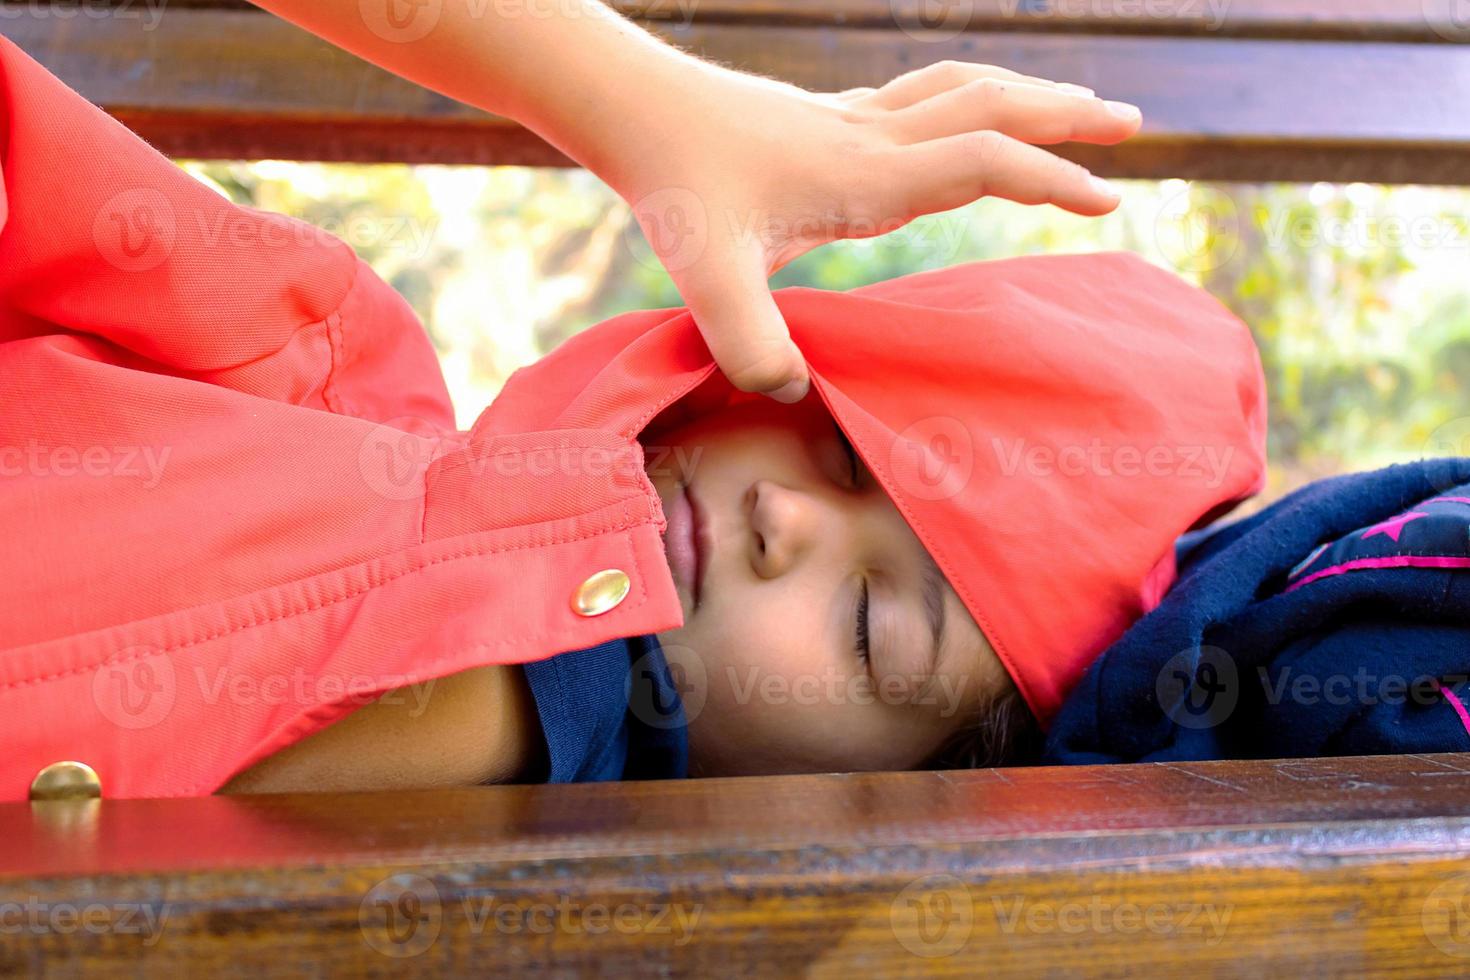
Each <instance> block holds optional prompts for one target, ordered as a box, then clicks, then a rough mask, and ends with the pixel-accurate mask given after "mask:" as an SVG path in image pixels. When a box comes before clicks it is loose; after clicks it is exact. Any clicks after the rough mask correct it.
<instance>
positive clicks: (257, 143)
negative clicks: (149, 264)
mask: <svg viewBox="0 0 1470 980" xmlns="http://www.w3.org/2000/svg"><path fill="white" fill-rule="evenodd" d="M370 2H387V0H370ZM438 2H466V3H479V4H481V5H484V6H487V5H489V4H491V3H507V2H510V3H519V4H521V5H523V6H526V7H528V8H529V9H536V7H535V5H537V4H540V5H542V6H545V5H548V4H553V3H555V2H556V0H438ZM104 3H111V4H112V6H111V7H110V8H109V7H103V6H99V5H100V4H104ZM164 4H166V6H163V5H164ZM614 6H616V7H618V8H619V9H621V10H624V11H626V12H628V13H630V14H637V13H639V12H640V11H641V12H646V13H648V14H649V15H650V18H651V19H650V21H649V23H650V25H651V26H653V27H654V28H656V29H658V30H660V31H661V32H662V33H664V34H665V35H666V36H668V37H669V38H671V39H672V40H673V41H674V42H676V43H678V44H680V45H682V46H685V47H688V48H690V49H691V50H694V51H698V52H700V53H702V54H704V55H706V56H708V57H711V58H714V59H716V60H719V61H721V62H724V63H727V64H733V65H737V66H739V67H742V68H745V69H748V70H752V71H757V72H760V73H762V74H767V75H771V76H773V77H781V78H785V79H787V80H790V81H793V82H796V83H799V84H801V85H804V86H807V87H810V88H814V89H821V90H829V91H833V90H838V89H844V88H850V87H854V86H860V85H873V84H880V83H882V82H883V81H886V80H887V79H889V78H892V77H893V76H895V75H897V74H899V73H900V72H903V71H906V70H909V69H911V68H914V67H917V66H919V65H922V64H927V63H929V62H933V61H940V60H943V59H945V58H958V59H963V60H968V61H982V62H991V63H996V64H1003V65H1006V66H1008V67H1011V68H1015V69H1017V70H1020V71H1024V72H1028V73H1034V74H1039V75H1043V76H1047V77H1053V78H1060V79H1065V80H1071V81H1076V82H1080V83H1083V84H1086V85H1090V86H1092V87H1094V88H1096V89H1098V90H1099V91H1102V92H1105V93H1106V94H1107V95H1109V96H1110V97H1113V98H1118V99H1124V100H1127V101H1132V102H1135V103H1137V104H1139V105H1141V106H1142V107H1143V108H1144V111H1145V114H1146V116H1147V119H1148V124H1147V128H1146V130H1145V132H1144V133H1143V134H1142V135H1141V136H1140V137H1139V138H1137V139H1134V140H1131V141H1129V142H1128V143H1126V144H1124V145H1122V146H1120V147H1116V148H1110V149H1099V148H1078V149H1075V150H1072V151H1069V152H1070V153H1071V155H1073V156H1075V157H1076V158H1077V159H1079V160H1082V161H1083V162H1085V163H1087V164H1088V165H1089V166H1091V167H1093V168H1094V169H1096V170H1097V171H1099V172H1101V173H1106V174H1108V175H1111V176H1117V177H1151V178H1162V177H1197V178H1205V179H1233V180H1297V181H1308V180H1332V181H1348V180H1367V181H1382V182H1390V183H1441V184H1443V183H1449V184H1458V183H1464V182H1466V181H1467V180H1470V129H1467V123H1466V115H1465V108H1464V106H1465V94H1466V92H1467V91H1470V44H1465V43H1457V42H1464V41H1467V40H1470V14H1465V12H1464V8H1465V0H615V2H614ZM48 9H53V8H48V7H46V6H45V2H44V0H26V2H25V3H24V4H15V3H5V2H0V17H3V19H0V31H3V32H4V33H6V34H7V35H9V36H10V37H11V38H12V39H14V40H15V41H17V42H18V43H19V44H21V45H22V46H23V47H24V48H26V50H28V51H29V52H31V53H32V54H33V55H34V56H36V57H37V58H38V59H39V60H41V61H42V62H43V63H44V64H45V65H46V66H47V67H48V68H50V69H51V70H52V71H54V72H55V73H56V74H57V75H59V76H60V77H62V78H63V79H65V80H66V81H67V82H68V83H70V84H71V85H72V86H73V87H74V88H76V89H78V90H79V91H80V92H82V93H83V94H84V95H86V96H87V97H89V98H90V99H92V100H93V101H94V102H97V103H98V104H99V105H102V106H104V107H105V108H107V109H108V110H109V111H111V112H112V113H113V114H115V115H116V116H117V117H118V118H119V119H121V120H123V121H124V122H125V123H127V124H128V125H129V126H131V127H132V128H133V129H135V130H136V131H138V132H139V133H141V134H142V135H143V136H145V137H146V138H148V139H149V140H150V141H152V142H153V143H154V144H155V145H156V146H158V148H159V149H161V150H162V151H164V152H165V153H168V154H170V155H173V156H189V157H228V158H245V159H259V158H263V157H271V158H283V159H310V160H357V161H406V162H415V163H423V162H434V163H478V164H495V163H514V164H527V165H536V166H541V165H564V164H566V163H567V162H568V161H567V160H566V158H565V157H563V156H562V155H561V154H560V153H559V152H558V151H557V150H555V149H554V148H552V147H550V146H548V145H547V144H546V143H544V142H543V141H542V140H540V139H539V138H538V137H536V136H535V135H534V134H532V133H529V132H527V131H526V130H524V129H522V128H521V127H519V126H517V125H515V124H514V123H511V122H509V121H508V120H505V119H501V118H497V117H493V116H489V115H486V114H485V113H482V112H479V111H476V110H473V109H469V108H466V107H464V106H462V105H459V104H458V103H454V102H451V101H450V100H448V99H444V98H442V97H440V96H437V95H435V94H433V93H431V92H427V91H425V90H423V89H420V88H418V87H417V86H415V85H413V84H411V83H408V82H404V81H402V80H400V79H397V78H395V77H393V76H391V75H389V74H387V73H385V72H383V71H381V70H379V69H377V68H374V67H372V66H370V65H367V64H365V63H363V62H362V61H360V60H358V59H357V58H355V57H353V56H351V55H348V54H345V53H343V52H340V51H338V50H336V49H334V48H332V47H330V46H329V45H327V44H325V43H324V42H322V41H319V40H317V39H316V38H314V37H312V36H311V35H309V34H307V33H305V32H304V31H301V30H299V29H297V28H295V27H293V26H291V25H289V24H287V23H285V22H283V21H280V20H278V19H276V18H274V17H271V16H268V15H266V14H263V13H261V12H259V11H257V10H255V9H254V8H250V7H246V6H243V5H242V2H241V0H61V2H60V3H59V5H58V6H57V7H56V8H54V9H56V10H57V11H58V13H57V14H55V15H53V16H49V17H48V16H44V15H43V12H44V11H46V10H48ZM424 9H426V10H432V9H433V7H432V4H430V5H429V6H428V7H426V8H424ZM926 9H945V10H950V11H951V17H950V19H945V18H943V17H936V18H931V19H930V21H929V22H930V23H932V24H936V25H937V26H938V28H940V29H937V30H933V29H931V30H929V31H927V33H926V31H925V29H924V28H923V26H922V25H923V24H924V23H925V18H924V16H923V12H924V11H925V10H926ZM1106 9H1111V10H1113V11H1116V12H1115V13H1113V14H1111V15H1103V14H1100V13H1091V14H1087V13H1085V12H1087V11H1101V10H1106ZM64 10H70V11H71V13H70V15H69V16H65V17H63V16H61V15H60V13H59V12H60V11H64ZM103 10H111V11H112V13H111V15H110V16H103V15H102V14H101V13H99V11H103ZM1217 10H1218V11H1220V13H1219V14H1218V15H1216V14H1215V13H1213V11H1217ZM1007 11H1017V12H1016V13H1011V14H1008V13H1007ZM955 12H958V13H955ZM1457 12H1459V13H1460V14H1461V17H1460V19H1457V18H1456V17H1455V14H1456V13H1457ZM691 18H692V19H691ZM957 27H968V28H969V29H968V30H963V31H960V30H957Z"/></svg>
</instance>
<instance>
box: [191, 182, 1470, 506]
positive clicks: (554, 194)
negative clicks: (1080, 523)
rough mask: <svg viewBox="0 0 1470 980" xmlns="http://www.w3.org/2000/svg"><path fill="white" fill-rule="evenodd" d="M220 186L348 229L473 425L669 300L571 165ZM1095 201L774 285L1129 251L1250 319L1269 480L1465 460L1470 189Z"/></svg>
mask: <svg viewBox="0 0 1470 980" xmlns="http://www.w3.org/2000/svg"><path fill="white" fill-rule="evenodd" d="M184 166H185V167H186V168H187V169H188V170H190V171H191V172H192V173H194V174H195V175H196V176H197V177H199V178H200V179H201V180H204V181H205V182H207V183H209V184H211V185H212V186H214V187H215V188H216V189H217V190H218V191H219V192H220V193H222V194H225V195H227V196H229V197H230V198H232V199H233V200H235V201H237V202H239V203H242V204H250V205H254V206H258V207H264V208H269V209H271V210H275V211H280V212H283V213H286V214H290V215H293V216H295V217H299V218H302V219H304V220H306V221H309V222H312V223H313V224H316V225H318V226H320V227H323V228H325V229H326V230H328V231H330V232H332V233H333V234H335V235H337V236H338V237H341V238H343V239H344V240H346V241H347V242H348V244H350V245H352V247H353V248H355V249H356V250H357V251H358V252H359V253H360V254H362V255H363V256H364V258H366V259H367V260H368V261H369V262H371V263H372V265H373V266H374V267H375V268H376V269H377V270H378V272H379V273H380V274H381V275H383V276H384V278H385V279H387V280H388V281H389V282H390V283H392V284H393V285H394V286H395V287H396V288H398V289H399V290H400V291H401V292H402V293H403V294H404V295H405V296H406V297H407V298H408V300H409V301H410V302H411V303H412V304H413V306H414V308H415V309H416V310H417V311H418V313H419V314H420V316H421V317H422V318H423V319H424V322H425V323H426V325H427V326H428V328H429V330H430V334H431V336H432V338H433V340H434V343H435V345H436V346H437V348H438V349H439V351H440V354H441V361H442V363H443V365H444V368H445V374H446V377H447V379H448V381H449V384H450V389H451V392H452V394H453V395H454V397H455V402H456V406H457V409H458V412H459V420H460V423H461V425H465V426H467V425H468V424H469V423H470V422H471V421H472V420H473V419H474V417H475V416H476V415H477V414H478V413H479V411H480V410H481V409H482V408H483V407H484V405H485V404H487V403H488V402H489V401H490V400H491V399H492V398H493V397H494V395H495V392H496V391H497V390H498V389H499V386H500V385H501V384H502V383H503V382H504V380H505V378H506V377H507V376H508V375H509V374H510V372H511V371H513V370H514V369H515V368H517V367H519V366H520V365H522V364H525V363H528V362H530V361H532V360H534V359H536V358H537V357H539V356H541V355H542V354H544V353H545V352H546V351H548V350H550V349H551V348H552V347H554V346H555V345H556V344H557V343H559V342H561V341H562V340H564V339H565V338H566V337H568V336H570V335H572V334H573V333H575V332H576V331H577V330H580V329H582V328H584V327H586V326H588V325H590V324H592V323H596V322H598V321H599V320H602V319H605V318H607V317H609V316H612V315H614V314H616V313H620V312H623V311H625V310H630V309H637V308H646V307H657V306H676V305H682V304H681V300H680V299H679V295H678V293H677V291H676V290H675V289H674V288H673V285H672V283H671V282H670V280H669V278H668V276H667V274H666V273H665V272H664V271H663V269H662V267H661V266H660V265H659V264H658V262H657V261H656V260H655V259H654V258H653V256H652V254H651V253H650V252H649V250H648V248H647V245H646V244H645V243H644V241H643V239H642V235H641V234H640V232H639V231H638V228H637V225H636V224H635V223H634V222H633V221H632V220H631V218H630V214H629V210H628V208H627V206H626V205H625V204H624V202H622V201H621V200H620V199H619V198H617V197H616V195H614V194H613V193H612V192H611V191H610V190H608V188H607V187H606V186H605V185H604V184H602V183H601V182H600V181H598V180H597V179H596V178H595V177H593V176H592V175H590V174H588V173H586V172H584V171H579V170H534V169H524V168H512V167H499V168H449V167H408V166H400V165H382V166H347V165H323V164H288V163H280V162H274V161H264V162H258V163H249V164H247V163H221V162H210V163H201V162H185V163H184ZM1121 186H1122V187H1123V188H1124V203H1123V205H1122V207H1120V208H1119V209H1118V211H1117V212H1116V213H1114V214H1112V215H1109V216H1108V217H1106V218H1101V219H1083V218H1078V217H1075V216H1073V215H1068V214H1065V213H1063V212H1060V211H1058V210H1055V209H1052V208H1044V209H1043V208H1023V207H1020V206H1017V205H1013V204H1009V203H1007V202H1003V201H994V200H986V201H980V202H977V203H976V204H973V205H971V206H969V207H965V208H961V209H958V210H955V211H951V212H947V213H945V214H941V215H930V216H926V217H923V218H920V219H918V220H916V221H914V222H912V223H910V224H909V225H907V226H905V227H904V228H901V229H899V230H898V231H895V232H892V233H890V234H888V235H885V236H882V237H880V238H874V239H866V240H860V241H847V242H839V243H835V244H833V245H829V246H827V247H824V248H821V249H818V250H816V251H814V252H810V253H808V254H807V255H804V256H802V257H800V258H798V259H797V260H796V261H794V262H792V263H791V264H790V265H788V266H787V267H786V268H784V269H782V270H780V271H779V272H778V273H777V275H776V276H775V277H773V279H772V285H773V286H775V287H778V288H779V287H781V286H787V285H806V286H817V287H821V288H826V289H847V288H850V287H853V286H857V285H861V284H865V283H870V282H876V281H879V280H883V279H888V278H892V277H894V276H899V275H903V274H905V273H908V272H914V271H918V270H921V269H931V268H937V267H941V266H945V265H950V264H953V263H956V262H967V261H973V260H978V259H991V258H999V257H1003V256H1010V255H1022V254H1034V253H1047V252H1083V251H1095V250H1100V249H1127V250H1130V251H1134V252H1137V253H1139V254H1141V255H1143V256H1144V257H1145V258H1147V259H1149V260H1150V261H1153V262H1155V263H1157V264H1159V265H1161V266H1163V267H1165V268H1168V269H1172V270H1174V271H1176V272H1178V273H1179V274H1180V275H1183V276H1185V277H1186V278H1189V279H1191V280H1192V281H1194V282H1197V283H1199V284H1200V285H1202V286H1203V287H1204V288H1206V289H1208V290H1210V291H1211V292H1212V293H1213V294H1214V295H1215V296H1217V297H1218V298H1219V299H1220V300H1222V301H1223V302H1224V303H1226V304H1227V305H1228V306H1230V307H1231V308H1232V309H1233V310H1235V311H1236V313H1238V314H1239V315H1240V316H1241V317H1242V318H1243V319H1244V320H1245V321H1246V322H1247V323H1249V324H1250V325H1251V328H1252V330H1253V331H1254V332H1255V336H1256V338H1257V341H1258V342H1259V344H1260V347H1261V353H1262V362H1263V364H1264V366H1265V370H1266V374H1267V381H1268V385H1269V392H1270V417H1271V429H1270V449H1271V459H1272V464H1273V465H1272V486H1271V487H1270V488H1269V491H1268V496H1275V495H1276V494H1279V493H1280V492H1282V491H1284V490H1286V489H1289V488H1290V487H1293V486H1296V485H1299V484H1301V483H1303V482H1306V481H1307V480H1310V479H1314V478H1316V477H1319V476H1324V475H1328V474H1331V473H1335V472H1342V471H1346V470H1351V469H1362V468H1367V467H1372V466H1379V465H1384V464H1386V463H1388V462H1392V461H1397V460H1406V459H1413V458H1418V457H1420V456H1423V455H1441V454H1446V453H1464V454H1466V455H1470V191H1465V190H1458V189H1448V188H1424V187H1381V186H1370V185H1362V184H1354V185H1349V186H1334V185H1324V184H1318V185H1243V184H1218V185H1205V184H1191V183H1186V182H1184V181H1164V182H1125V183H1123V184H1122V185H1121Z"/></svg>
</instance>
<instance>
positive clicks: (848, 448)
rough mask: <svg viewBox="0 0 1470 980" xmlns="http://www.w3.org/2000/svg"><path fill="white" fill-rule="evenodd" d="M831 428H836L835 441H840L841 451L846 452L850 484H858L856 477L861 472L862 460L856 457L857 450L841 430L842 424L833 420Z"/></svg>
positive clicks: (857, 477)
mask: <svg viewBox="0 0 1470 980" xmlns="http://www.w3.org/2000/svg"><path fill="white" fill-rule="evenodd" d="M832 428H834V429H836V430H837V441H838V442H839V443H841V445H842V451H843V452H844V453H846V454H847V465H848V469H849V471H850V479H851V480H852V485H853V486H854V487H856V486H857V485H858V479H859V477H860V476H861V474H862V467H863V464H862V460H860V459H859V458H858V454H857V450H856V449H854V448H853V445H852V440H850V439H848V438H847V433H846V432H843V431H842V426H840V425H838V424H837V423H836V422H835V421H834V422H833V423H832Z"/></svg>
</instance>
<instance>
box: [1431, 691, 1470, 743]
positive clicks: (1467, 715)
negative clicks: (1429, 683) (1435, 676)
mask: <svg viewBox="0 0 1470 980" xmlns="http://www.w3.org/2000/svg"><path fill="white" fill-rule="evenodd" d="M1434 686H1435V687H1437V688H1439V693H1440V694H1443V695H1444V699H1445V700H1446V701H1448V702H1449V703H1450V707H1451V708H1454V709H1455V714H1457V715H1459V716H1460V724H1461V725H1463V726H1464V728H1465V734H1467V735H1470V711H1466V710H1465V703H1464V702H1463V701H1461V700H1460V699H1459V698H1457V697H1456V696H1455V693H1454V692H1453V691H1451V690H1450V689H1449V688H1447V687H1445V686H1444V685H1443V684H1441V683H1440V682H1439V681H1435V682H1434Z"/></svg>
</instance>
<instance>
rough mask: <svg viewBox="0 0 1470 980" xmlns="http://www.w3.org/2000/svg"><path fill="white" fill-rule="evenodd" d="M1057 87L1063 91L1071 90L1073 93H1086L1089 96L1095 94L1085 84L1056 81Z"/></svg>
mask: <svg viewBox="0 0 1470 980" xmlns="http://www.w3.org/2000/svg"><path fill="white" fill-rule="evenodd" d="M1057 88H1059V89H1061V90H1062V91H1063V92H1071V93H1072V94H1073V95H1086V96H1089V97H1090V96H1094V95H1096V94H1097V93H1096V92H1094V91H1093V90H1092V89H1090V88H1088V87H1087V86H1086V85H1073V84H1072V83H1071V82H1058V83H1057Z"/></svg>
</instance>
